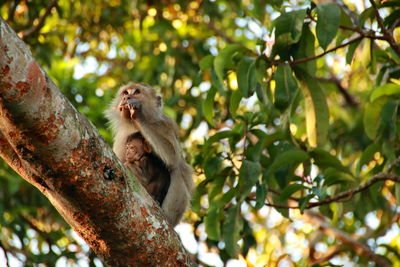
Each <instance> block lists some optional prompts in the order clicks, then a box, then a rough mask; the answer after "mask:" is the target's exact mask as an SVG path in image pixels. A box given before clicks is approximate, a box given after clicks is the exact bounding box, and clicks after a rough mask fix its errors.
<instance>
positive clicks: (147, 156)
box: [125, 132, 171, 206]
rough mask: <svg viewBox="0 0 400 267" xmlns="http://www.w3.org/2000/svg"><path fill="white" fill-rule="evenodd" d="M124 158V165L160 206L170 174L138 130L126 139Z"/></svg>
mask: <svg viewBox="0 0 400 267" xmlns="http://www.w3.org/2000/svg"><path fill="white" fill-rule="evenodd" d="M125 160H126V162H125V165H126V166H128V167H129V169H130V170H131V171H132V172H133V174H134V175H135V176H136V178H138V179H139V181H140V183H141V184H142V185H143V186H144V188H146V190H147V192H148V193H149V194H150V195H151V196H152V198H153V199H154V200H155V201H157V203H158V204H159V205H160V206H161V205H162V203H163V201H164V198H165V195H166V194H167V191H168V187H169V184H170V179H171V178H170V174H169V171H168V169H167V166H165V164H164V162H162V161H161V159H160V158H159V157H158V156H157V155H156V154H154V153H153V152H152V149H151V146H150V144H149V143H148V142H147V141H146V140H145V139H144V138H143V136H142V134H141V133H140V132H137V133H134V134H131V135H130V136H129V137H128V139H127V140H126V151H125Z"/></svg>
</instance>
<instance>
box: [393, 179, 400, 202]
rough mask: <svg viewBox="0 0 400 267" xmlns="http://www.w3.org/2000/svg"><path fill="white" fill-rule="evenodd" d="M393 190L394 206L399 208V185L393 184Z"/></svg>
mask: <svg viewBox="0 0 400 267" xmlns="http://www.w3.org/2000/svg"><path fill="white" fill-rule="evenodd" d="M394 190H395V196H396V205H397V206H400V183H395V185H394Z"/></svg>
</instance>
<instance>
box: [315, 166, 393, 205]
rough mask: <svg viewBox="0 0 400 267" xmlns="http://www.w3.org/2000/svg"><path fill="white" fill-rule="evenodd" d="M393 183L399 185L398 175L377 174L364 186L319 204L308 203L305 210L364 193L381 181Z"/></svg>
mask: <svg viewBox="0 0 400 267" xmlns="http://www.w3.org/2000/svg"><path fill="white" fill-rule="evenodd" d="M387 180H389V181H393V182H396V183H400V177H399V176H398V175H395V174H390V173H379V174H377V175H374V177H372V179H370V180H369V181H368V182H366V183H365V184H363V185H361V186H359V187H357V188H355V189H352V190H348V191H345V192H342V193H339V194H337V195H335V196H333V197H328V198H326V199H324V200H322V201H319V202H315V203H310V204H308V206H307V209H310V208H313V207H317V206H322V205H326V204H329V203H332V202H335V201H339V200H341V199H343V198H346V197H352V196H353V195H355V194H357V193H360V192H361V191H364V190H365V189H367V188H369V187H370V186H372V185H374V184H376V183H378V182H381V181H387Z"/></svg>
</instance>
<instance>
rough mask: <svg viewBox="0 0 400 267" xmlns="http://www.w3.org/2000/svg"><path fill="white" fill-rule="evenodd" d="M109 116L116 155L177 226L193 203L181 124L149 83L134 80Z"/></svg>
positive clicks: (189, 169) (116, 101)
mask: <svg viewBox="0 0 400 267" xmlns="http://www.w3.org/2000/svg"><path fill="white" fill-rule="evenodd" d="M106 115H107V117H108V119H109V120H110V122H111V125H112V129H113V132H114V145H113V150H114V152H115V154H116V155H117V156H118V158H119V159H120V160H121V161H122V162H124V163H125V165H126V166H128V167H129V169H130V170H131V171H132V172H133V173H134V174H135V175H136V176H137V178H138V179H139V180H140V182H141V183H142V184H143V186H144V187H145V188H146V189H147V191H148V192H149V193H150V195H152V197H153V198H154V199H155V200H156V201H157V202H159V203H160V205H161V207H162V209H163V211H164V213H165V215H166V217H167V219H168V222H169V223H170V224H171V225H172V226H175V225H176V224H177V223H178V222H179V221H180V219H181V218H182V215H183V213H184V212H185V210H186V208H187V206H188V205H189V201H190V197H191V192H192V187H193V180H192V169H191V167H190V166H189V165H188V164H187V163H186V161H185V158H184V156H183V152H182V148H181V144H180V142H179V136H178V126H177V125H176V123H175V121H173V120H172V119H171V118H169V117H167V116H166V115H165V114H164V113H163V111H162V100H161V97H160V96H158V95H156V93H155V90H154V89H153V88H151V87H150V86H148V85H145V84H135V83H131V84H128V85H126V86H123V87H121V88H120V89H119V90H118V93H117V95H116V96H115V98H114V100H113V102H112V103H111V107H110V108H109V109H108V110H107V113H106Z"/></svg>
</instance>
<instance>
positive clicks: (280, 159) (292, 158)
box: [268, 149, 310, 174]
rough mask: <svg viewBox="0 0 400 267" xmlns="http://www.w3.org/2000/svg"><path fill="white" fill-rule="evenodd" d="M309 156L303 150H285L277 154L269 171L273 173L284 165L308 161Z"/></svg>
mask: <svg viewBox="0 0 400 267" xmlns="http://www.w3.org/2000/svg"><path fill="white" fill-rule="evenodd" d="M309 158H310V156H309V155H308V153H307V152H305V151H303V150H297V149H292V150H288V151H284V152H282V153H280V154H279V155H277V156H276V158H275V160H274V161H273V162H272V164H271V166H269V168H268V172H269V173H271V174H272V173H274V172H275V171H276V170H278V169H279V168H281V167H283V166H288V165H291V164H297V163H300V162H303V161H306V160H308V159H309Z"/></svg>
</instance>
